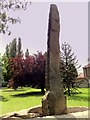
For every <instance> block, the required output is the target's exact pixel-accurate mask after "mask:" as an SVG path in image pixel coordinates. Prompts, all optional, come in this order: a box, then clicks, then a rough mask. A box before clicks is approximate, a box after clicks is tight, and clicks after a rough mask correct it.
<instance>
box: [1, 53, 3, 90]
mask: <svg viewBox="0 0 90 120" xmlns="http://www.w3.org/2000/svg"><path fill="white" fill-rule="evenodd" d="M2 82H3V75H2V58H1V54H0V88H1V87H2Z"/></svg>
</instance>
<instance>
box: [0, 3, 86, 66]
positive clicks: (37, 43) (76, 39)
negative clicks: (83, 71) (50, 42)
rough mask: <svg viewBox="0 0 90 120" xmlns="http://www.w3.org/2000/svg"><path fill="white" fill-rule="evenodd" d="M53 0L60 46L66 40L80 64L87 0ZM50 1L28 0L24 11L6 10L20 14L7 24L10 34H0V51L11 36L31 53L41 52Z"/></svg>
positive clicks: (11, 14) (82, 56) (81, 62)
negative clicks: (29, 1) (28, 3)
mask: <svg viewBox="0 0 90 120" xmlns="http://www.w3.org/2000/svg"><path fill="white" fill-rule="evenodd" d="M53 3H55V4H56V5H57V7H58V10H59V16H60V46H61V44H62V43H63V42H64V41H66V42H68V43H69V44H70V45H71V47H72V51H73V52H74V53H75V55H76V56H77V59H78V60H79V64H81V65H82V67H83V66H84V65H86V64H87V60H88V3H87V2H64V1H63V2H53ZM50 4H52V2H32V4H31V5H30V6H28V8H27V10H26V11H16V12H9V13H8V14H9V15H10V16H14V17H15V16H16V17H20V18H21V24H19V23H17V24H15V25H10V30H11V31H12V34H11V35H10V36H7V35H3V36H0V37H2V41H0V51H2V53H3V52H4V49H5V46H6V44H8V43H10V41H12V39H13V38H15V37H21V39H22V44H23V46H22V47H23V50H24V51H25V50H26V48H29V50H30V53H31V54H32V53H36V52H37V51H42V52H45V51H46V49H47V29H48V16H49V7H50Z"/></svg>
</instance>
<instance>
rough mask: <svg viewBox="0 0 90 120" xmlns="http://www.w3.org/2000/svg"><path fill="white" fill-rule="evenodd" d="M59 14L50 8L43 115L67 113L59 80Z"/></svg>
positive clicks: (53, 7)
mask: <svg viewBox="0 0 90 120" xmlns="http://www.w3.org/2000/svg"><path fill="white" fill-rule="evenodd" d="M59 32H60V23H59V12H58V10H57V6H56V5H54V4H52V5H51V6H50V13H49V24H48V41H47V69H46V72H47V74H46V76H47V77H46V94H45V96H44V97H43V99H42V113H43V115H58V114H64V113H67V107H66V98H65V96H64V93H63V87H62V81H61V79H60V46H59Z"/></svg>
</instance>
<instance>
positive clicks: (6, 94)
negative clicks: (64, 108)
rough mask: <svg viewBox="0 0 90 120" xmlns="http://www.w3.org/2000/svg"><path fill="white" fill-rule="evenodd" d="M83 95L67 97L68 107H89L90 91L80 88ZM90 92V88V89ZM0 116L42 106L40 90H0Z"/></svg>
mask: <svg viewBox="0 0 90 120" xmlns="http://www.w3.org/2000/svg"><path fill="white" fill-rule="evenodd" d="M79 90H80V91H81V92H82V93H80V94H73V95H72V96H70V97H67V105H68V106H88V95H89V94H88V89H87V88H80V89H79ZM89 90H90V88H89ZM0 96H1V98H2V99H0V107H1V108H2V109H1V108H0V110H1V111H0V114H5V113H8V112H13V111H19V110H22V109H27V108H30V107H33V106H36V105H40V104H41V100H42V96H43V95H42V94H41V90H40V89H32V88H22V89H18V90H17V91H14V90H12V89H6V88H3V89H2V90H0Z"/></svg>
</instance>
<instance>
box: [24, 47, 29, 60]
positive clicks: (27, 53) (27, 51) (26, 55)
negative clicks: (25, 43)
mask: <svg viewBox="0 0 90 120" xmlns="http://www.w3.org/2000/svg"><path fill="white" fill-rule="evenodd" d="M25 57H26V58H27V57H29V50H28V49H26V52H25Z"/></svg>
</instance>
